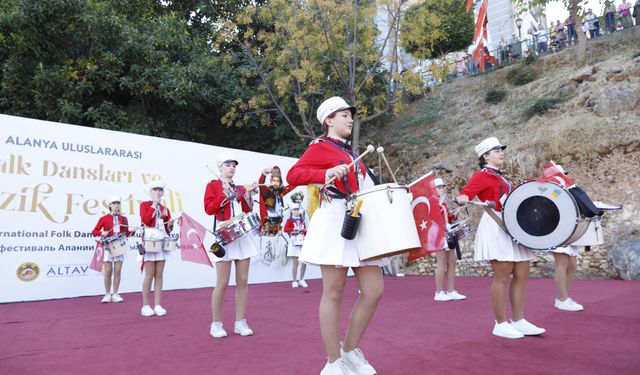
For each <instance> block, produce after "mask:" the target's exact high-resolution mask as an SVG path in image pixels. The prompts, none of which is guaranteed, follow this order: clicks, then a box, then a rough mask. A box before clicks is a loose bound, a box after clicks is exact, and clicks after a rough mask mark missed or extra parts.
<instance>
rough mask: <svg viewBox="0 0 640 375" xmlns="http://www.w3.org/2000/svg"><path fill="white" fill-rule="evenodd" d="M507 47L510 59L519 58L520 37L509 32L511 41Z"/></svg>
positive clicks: (520, 48)
mask: <svg viewBox="0 0 640 375" xmlns="http://www.w3.org/2000/svg"><path fill="white" fill-rule="evenodd" d="M509 47H510V48H511V52H510V54H509V55H510V59H511V60H516V59H519V58H520V55H522V45H521V44H520V39H518V36H517V35H516V33H513V34H511V41H510V42H509Z"/></svg>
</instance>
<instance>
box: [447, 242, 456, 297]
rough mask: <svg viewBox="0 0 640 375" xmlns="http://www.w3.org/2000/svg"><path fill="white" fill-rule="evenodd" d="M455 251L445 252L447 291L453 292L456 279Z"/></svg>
mask: <svg viewBox="0 0 640 375" xmlns="http://www.w3.org/2000/svg"><path fill="white" fill-rule="evenodd" d="M456 261H457V259H456V251H455V250H449V251H447V291H448V292H453V291H454V290H455V289H456V288H455V285H454V282H455V278H456Z"/></svg>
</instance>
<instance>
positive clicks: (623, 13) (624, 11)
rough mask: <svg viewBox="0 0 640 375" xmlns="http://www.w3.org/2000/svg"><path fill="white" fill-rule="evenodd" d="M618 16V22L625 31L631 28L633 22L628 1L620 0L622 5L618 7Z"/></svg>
mask: <svg viewBox="0 0 640 375" xmlns="http://www.w3.org/2000/svg"><path fill="white" fill-rule="evenodd" d="M618 15H619V17H620V22H622V27H624V28H625V29H627V28H629V27H633V21H632V20H631V3H629V0H622V3H620V5H618Z"/></svg>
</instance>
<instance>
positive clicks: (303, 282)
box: [298, 280, 309, 288]
mask: <svg viewBox="0 0 640 375" xmlns="http://www.w3.org/2000/svg"><path fill="white" fill-rule="evenodd" d="M298 284H300V286H301V287H303V288H308V287H309V284H307V282H306V281H304V280H300V281H299V282H298Z"/></svg>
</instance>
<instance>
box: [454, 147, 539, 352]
mask: <svg viewBox="0 0 640 375" xmlns="http://www.w3.org/2000/svg"><path fill="white" fill-rule="evenodd" d="M505 148H506V146H504V145H502V144H501V143H500V142H499V141H498V139H497V138H495V137H491V138H487V139H485V140H483V141H482V142H480V144H478V145H477V146H476V147H475V152H476V154H477V155H478V158H479V160H478V161H479V164H480V168H482V169H481V170H480V171H478V172H476V173H475V174H474V175H473V176H472V177H471V179H470V180H469V181H468V182H467V185H466V186H465V187H464V188H463V189H462V190H461V191H460V195H459V196H458V197H457V199H456V200H457V202H458V204H460V205H465V204H467V202H469V200H470V199H473V198H475V197H476V196H477V197H478V198H479V199H480V200H482V201H486V202H493V203H494V204H495V210H494V211H493V213H494V214H496V215H497V214H498V213H499V211H500V210H501V209H502V204H501V201H500V199H501V197H503V196H505V195H507V194H508V193H509V192H510V191H511V184H510V183H509V181H507V179H506V178H505V177H504V176H502V171H501V170H500V167H502V166H503V165H504V149H505ZM487 210H490V209H489V208H487ZM496 219H498V218H497V216H496ZM498 220H499V219H498ZM474 258H475V260H476V261H478V262H489V263H491V268H492V269H493V272H494V278H493V283H492V284H491V302H492V305H493V311H494V314H495V319H496V321H495V325H494V328H493V334H494V335H496V336H500V337H504V338H512V339H515V338H522V337H524V336H525V335H539V334H542V333H544V331H545V330H544V329H543V328H539V327H536V326H535V325H533V324H531V323H529V322H528V321H527V320H525V319H524V300H525V289H526V285H527V279H528V278H529V261H530V260H531V259H533V253H532V251H531V250H530V249H528V248H525V247H524V246H522V245H520V244H518V243H517V242H515V241H513V240H512V239H511V237H510V236H509V235H508V234H507V233H506V232H505V231H504V230H503V229H502V228H501V227H500V225H499V224H498V222H497V221H496V220H495V219H494V218H493V217H492V216H491V215H490V212H489V211H487V212H485V213H484V214H483V215H482V218H481V220H480V223H479V224H478V229H477V232H476V239H475V254H474ZM512 276H513V277H512ZM507 291H509V299H510V302H511V319H512V320H511V323H509V322H508V321H507V318H506V314H505V304H506V298H507Z"/></svg>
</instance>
